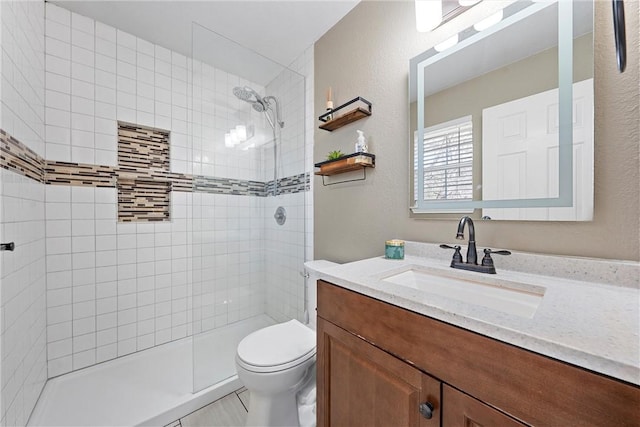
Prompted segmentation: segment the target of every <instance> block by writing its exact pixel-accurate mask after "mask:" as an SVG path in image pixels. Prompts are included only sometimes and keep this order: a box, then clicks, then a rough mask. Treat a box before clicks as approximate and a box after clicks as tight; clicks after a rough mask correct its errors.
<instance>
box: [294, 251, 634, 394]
mask: <svg viewBox="0 0 640 427" xmlns="http://www.w3.org/2000/svg"><path fill="white" fill-rule="evenodd" d="M408 243H409V242H408ZM413 245H427V244H415V243H413ZM429 246H433V245H428V246H420V247H421V248H424V247H427V248H428V250H426V252H427V253H429V252H431V249H429ZM408 247H409V248H411V249H410V250H411V251H412V252H414V253H415V252H421V254H422V253H424V252H425V251H424V250H422V251H416V250H414V249H415V247H416V246H414V247H412V246H411V245H408ZM434 253H435V252H434ZM439 253H440V252H438V254H439ZM462 253H463V254H464V253H465V250H464V249H463V252H462ZM445 255H446V254H445ZM515 255H516V256H515V258H516V259H517V261H518V263H523V264H526V260H527V257H528V255H529V254H522V253H520V254H515ZM447 256H450V254H449V255H447ZM531 256H532V258H530V259H531V260H532V261H533V260H535V261H540V257H544V256H540V255H531ZM438 258H442V257H441V256H439V255H438ZM495 258H498V257H497V256H494V262H495V264H496V268H497V270H498V274H496V275H488V274H482V273H476V272H468V271H463V270H457V269H455V270H454V269H451V268H449V264H448V261H443V260H442V259H435V258H428V257H424V256H415V255H407V256H406V257H405V259H404V260H388V259H385V258H384V257H379V258H370V259H365V260H362V261H356V262H351V263H347V264H331V263H327V262H326V261H309V262H307V263H305V267H306V268H307V269H308V270H309V271H311V272H313V273H314V276H315V277H317V278H319V279H323V280H326V281H328V282H331V283H333V284H336V285H339V286H342V287H344V288H346V289H350V290H353V291H356V292H358V293H361V294H364V295H367V296H370V297H372V298H375V299H378V300H381V301H385V302H388V303H390V304H393V305H395V306H398V307H402V308H405V309H407V310H411V311H414V312H417V313H421V314H424V315H426V316H429V317H432V318H434V319H438V320H442V321H444V322H447V323H450V324H452V325H455V326H459V327H462V328H465V329H468V330H471V331H474V332H478V333H480V334H482V335H486V336H488V337H491V338H495V339H497V340H500V341H503V342H506V343H509V344H513V345H516V346H518V347H521V348H524V349H527V350H531V351H534V352H536V353H540V354H543V355H546V356H549V357H552V358H555V359H558V360H562V361H564V362H567V363H571V364H574V365H577V366H581V367H583V368H586V369H589V370H592V371H595V372H599V373H602V374H605V375H609V376H611V377H614V378H618V379H621V380H624V381H627V382H630V383H633V384H637V385H640V331H639V330H640V290H639V289H638V287H637V286H635V285H634V284H631V285H629V283H625V284H624V285H623V286H619V285H612V284H605V283H602V282H600V283H598V282H593V281H583V280H572V279H568V278H566V277H553V276H545V275H541V274H532V273H526V272H521V271H514V270H505V269H504V268H501V266H500V264H499V261H500V260H499V259H497V260H496V259H495ZM549 258H551V257H549ZM553 258H555V261H550V262H549V263H550V264H553V262H556V263H557V264H558V265H561V264H562V262H561V261H558V259H562V257H553ZM523 260H524V262H523ZM565 260H566V262H567V263H569V264H570V265H574V266H575V265H581V263H583V262H584V263H585V265H589V264H588V263H586V261H588V260H585V259H574V258H565ZM577 260H579V261H577ZM574 261H575V262H574ZM592 264H595V265H598V264H599V267H598V268H601V269H604V270H607V271H612V270H616V269H618V268H620V270H621V271H623V273H622V274H624V275H626V277H627V278H629V277H630V278H631V281H632V282H633V281H634V279H637V277H638V275H639V272H640V268H639V265H638V263H630V262H624V261H623V262H619V261H611V262H610V263H608V262H606V261H603V260H594V262H593V263H592ZM410 266H413V267H414V268H427V269H437V270H436V272H437V271H441V272H442V273H443V274H444V275H447V276H454V277H457V278H460V279H469V280H474V281H475V280H483V281H489V282H491V281H496V283H498V282H502V281H507V282H516V283H518V284H522V285H523V286H524V287H525V288H526V287H528V286H531V287H535V288H538V287H542V288H544V296H543V297H542V299H541V301H540V303H539V305H538V307H537V309H536V310H535V313H533V314H532V317H530V318H528V317H527V316H519V315H514V314H508V313H505V312H501V311H497V310H494V309H490V308H486V307H483V306H480V305H475V304H472V303H465V302H461V301H459V300H456V299H452V298H448V297H445V296H442V295H437V294H434V293H430V292H427V291H424V290H419V289H414V288H411V287H408V286H402V285H397V284H394V283H390V282H388V281H384V280H383V278H384V277H388V276H389V274H392V273H393V272H398V271H402V270H406V269H407V268H409V267H410ZM612 266H613V267H612ZM516 268H517V267H516ZM574 268H575V267H574ZM586 268H588V267H586ZM518 269H520V270H522V268H518ZM533 271H535V269H533ZM619 274H620V273H619ZM479 275H480V276H483V277H482V278H479V277H478V276H479ZM564 276H567V274H565V275H564ZM591 276H597V277H596V278H600V276H598V275H597V274H593V275H591ZM576 277H583V274H578V273H576ZM603 277H607V276H606V274H605V275H604V276H603ZM591 279H593V277H591ZM625 280H626V279H625ZM627 282H628V280H627ZM609 283H612V282H609ZM538 289H539V288H538Z"/></svg>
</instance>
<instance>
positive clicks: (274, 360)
mask: <svg viewBox="0 0 640 427" xmlns="http://www.w3.org/2000/svg"><path fill="white" fill-rule="evenodd" d="M315 354H316V334H315V332H314V331H312V330H311V329H309V328H308V327H306V326H305V325H303V324H302V323H300V322H298V321H297V320H295V319H293V320H290V321H288V322H285V323H280V324H277V325H273V326H268V327H266V328H263V329H260V330H259V331H256V332H253V333H251V334H249V335H247V336H246V337H245V338H244V339H243V340H242V341H240V344H239V345H238V351H237V357H236V360H237V361H238V364H239V365H240V366H242V367H243V368H244V369H246V370H248V371H253V372H276V371H282V370H285V369H289V368H292V367H294V366H297V365H299V364H301V363H304V362H305V361H307V360H309V359H310V358H312V357H314V356H315Z"/></svg>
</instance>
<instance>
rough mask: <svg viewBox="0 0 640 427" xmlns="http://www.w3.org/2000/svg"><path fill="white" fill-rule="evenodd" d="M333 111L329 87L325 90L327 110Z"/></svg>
mask: <svg viewBox="0 0 640 427" xmlns="http://www.w3.org/2000/svg"><path fill="white" fill-rule="evenodd" d="M332 109H333V100H332V99H331V86H329V90H327V110H332Z"/></svg>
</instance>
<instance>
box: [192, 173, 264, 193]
mask: <svg viewBox="0 0 640 427" xmlns="http://www.w3.org/2000/svg"><path fill="white" fill-rule="evenodd" d="M193 182H194V190H195V191H196V192H198V193H213V194H233V195H237V196H258V197H264V196H266V195H267V194H266V190H265V183H264V182H259V181H244V180H241V179H232V178H212V177H208V176H195V177H194V181H193Z"/></svg>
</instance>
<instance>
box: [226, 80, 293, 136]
mask: <svg viewBox="0 0 640 427" xmlns="http://www.w3.org/2000/svg"><path fill="white" fill-rule="evenodd" d="M233 94H234V95H235V96H236V98H238V99H240V100H242V101H245V102H248V103H250V104H251V107H252V108H253V109H254V110H256V111H257V112H259V113H264V115H265V117H266V118H267V120H268V121H269V124H270V125H271V127H272V128H274V129H275V123H276V122H277V123H278V125H279V126H280V128H283V127H284V122H283V121H282V120H280V117H281V111H280V103H279V102H278V98H276V97H275V96H272V95H269V96H265V97H264V98H263V97H261V96H260V95H259V94H258V93H257V92H256V91H255V90H253V89H251V88H250V87H248V86H243V87H240V86H236V87H234V88H233ZM272 103H274V104H275V105H276V108H275V111H274V110H273V108H272V107H271V104H272ZM269 110H271V112H272V113H273V114H274V116H275V117H273V118H272V117H271V116H270V114H269Z"/></svg>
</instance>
